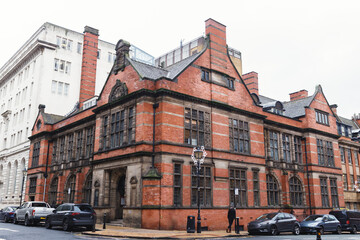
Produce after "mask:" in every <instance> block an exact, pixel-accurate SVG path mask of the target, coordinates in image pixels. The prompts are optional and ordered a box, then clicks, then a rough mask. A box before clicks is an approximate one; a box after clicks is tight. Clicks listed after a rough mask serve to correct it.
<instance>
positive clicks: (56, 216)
mask: <svg viewBox="0 0 360 240" xmlns="http://www.w3.org/2000/svg"><path fill="white" fill-rule="evenodd" d="M62 207H63V205H60V206H58V207H57V208H56V209H55V213H54V214H53V215H51V224H52V225H61V221H60V213H61V210H62Z"/></svg>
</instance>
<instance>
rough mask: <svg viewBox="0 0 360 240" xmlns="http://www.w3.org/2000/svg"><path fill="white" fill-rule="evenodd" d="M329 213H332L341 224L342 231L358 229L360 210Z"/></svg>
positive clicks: (359, 228) (352, 231)
mask: <svg viewBox="0 0 360 240" xmlns="http://www.w3.org/2000/svg"><path fill="white" fill-rule="evenodd" d="M329 214H331V215H334V216H335V217H336V218H337V219H338V220H339V222H340V224H341V230H342V231H350V232H351V233H357V231H359V230H360V212H359V211H348V210H336V211H331V212H330V213H329Z"/></svg>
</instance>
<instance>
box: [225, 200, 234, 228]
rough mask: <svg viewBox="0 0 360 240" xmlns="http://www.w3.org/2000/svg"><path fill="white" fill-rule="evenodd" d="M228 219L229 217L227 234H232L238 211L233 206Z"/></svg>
mask: <svg viewBox="0 0 360 240" xmlns="http://www.w3.org/2000/svg"><path fill="white" fill-rule="evenodd" d="M227 217H228V221H229V226H228V228H227V229H226V232H228V233H231V225H232V223H233V221H234V219H235V218H236V210H235V208H234V206H233V205H232V204H231V205H230V208H229V211H228V215H227Z"/></svg>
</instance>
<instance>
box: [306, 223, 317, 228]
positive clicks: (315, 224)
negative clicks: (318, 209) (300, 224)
mask: <svg viewBox="0 0 360 240" xmlns="http://www.w3.org/2000/svg"><path fill="white" fill-rule="evenodd" d="M317 225H318V223H310V224H309V225H308V226H309V227H316V226H317Z"/></svg>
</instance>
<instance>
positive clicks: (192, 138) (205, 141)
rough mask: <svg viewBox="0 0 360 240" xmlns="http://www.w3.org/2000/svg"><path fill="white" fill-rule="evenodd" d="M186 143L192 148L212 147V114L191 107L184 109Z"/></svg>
mask: <svg viewBox="0 0 360 240" xmlns="http://www.w3.org/2000/svg"><path fill="white" fill-rule="evenodd" d="M187 122H188V123H187ZM184 143H185V144H188V145H191V146H205V147H210V145H211V116H210V113H208V112H205V111H201V110H197V109H193V108H189V107H185V108H184Z"/></svg>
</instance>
